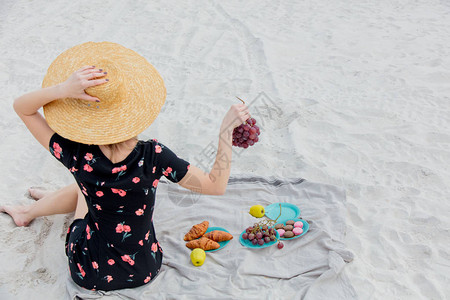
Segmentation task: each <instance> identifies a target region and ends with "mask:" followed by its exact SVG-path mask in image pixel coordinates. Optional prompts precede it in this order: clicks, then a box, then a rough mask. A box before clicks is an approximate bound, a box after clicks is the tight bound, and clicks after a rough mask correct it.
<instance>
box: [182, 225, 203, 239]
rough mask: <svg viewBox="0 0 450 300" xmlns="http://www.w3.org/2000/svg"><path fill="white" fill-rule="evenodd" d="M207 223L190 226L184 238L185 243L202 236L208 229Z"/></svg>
mask: <svg viewBox="0 0 450 300" xmlns="http://www.w3.org/2000/svg"><path fill="white" fill-rule="evenodd" d="M208 226H209V222H208V221H203V222H202V223H200V224H197V225H194V226H192V228H191V230H189V232H188V233H186V235H185V236H184V240H185V241H192V240H195V239H197V238H199V237H201V236H203V235H204V234H205V232H206V230H207V229H208Z"/></svg>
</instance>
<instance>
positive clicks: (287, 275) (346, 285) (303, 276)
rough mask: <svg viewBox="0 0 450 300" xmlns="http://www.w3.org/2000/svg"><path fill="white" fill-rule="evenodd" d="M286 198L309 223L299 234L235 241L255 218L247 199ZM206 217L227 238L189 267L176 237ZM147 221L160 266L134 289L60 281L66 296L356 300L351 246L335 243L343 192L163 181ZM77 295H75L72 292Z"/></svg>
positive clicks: (309, 185)
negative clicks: (203, 191) (259, 245)
mask: <svg viewBox="0 0 450 300" xmlns="http://www.w3.org/2000/svg"><path fill="white" fill-rule="evenodd" d="M277 202H287V203H292V204H295V205H296V206H298V207H299V208H300V210H301V215H300V216H301V217H302V218H303V219H304V220H307V221H308V223H309V224H310V228H309V231H308V232H307V233H306V234H305V235H304V236H301V237H300V238H297V239H294V240H288V241H284V245H285V246H284V248H283V249H281V250H280V249H278V248H277V247H276V245H274V246H271V247H267V248H264V249H251V248H246V247H244V246H242V245H241V244H240V242H239V236H240V234H241V233H242V231H243V230H244V229H245V228H246V227H248V226H251V225H253V224H254V223H255V222H257V221H258V219H256V218H254V217H252V216H251V215H250V214H249V213H248V211H249V208H250V207H251V206H252V205H255V204H261V205H263V206H267V205H269V204H272V203H277ZM204 220H208V221H209V223H210V226H219V227H223V228H225V229H227V230H228V231H229V232H230V233H231V234H232V235H233V237H234V238H233V240H231V242H230V243H229V244H228V245H227V246H226V247H224V248H223V249H221V250H219V251H216V252H209V253H207V256H206V260H205V263H204V264H203V266H201V267H195V266H193V265H192V264H191V262H190V257H189V255H190V249H188V248H186V246H185V242H184V241H183V237H184V234H185V233H186V232H187V231H189V229H190V228H191V226H192V225H194V224H197V223H200V222H202V221H204ZM154 224H155V229H156V234H157V237H158V239H159V241H160V244H161V246H162V248H163V250H164V259H163V267H162V268H161V271H160V273H159V275H158V276H157V277H155V278H154V279H152V281H151V282H150V283H149V284H147V285H145V286H142V287H139V288H134V289H123V290H118V291H113V292H98V291H97V292H93V291H87V290H85V289H82V288H79V287H78V286H77V285H75V284H74V283H73V282H72V281H71V279H70V278H69V279H68V282H67V295H68V297H69V299H78V298H81V299H98V298H101V297H103V298H102V299H177V300H180V299H195V300H201V299H208V300H209V299H356V298H357V296H356V293H355V291H354V289H353V287H352V285H351V282H350V281H349V280H348V278H347V276H345V274H343V269H344V267H345V265H346V263H348V262H351V261H352V260H353V254H352V252H351V251H350V250H349V249H347V248H346V247H345V245H344V243H343V241H344V236H345V231H346V224H345V192H344V191H343V190H342V189H341V188H338V187H335V186H331V185H325V184H319V183H313V182H308V181H306V180H304V179H299V178H297V179H283V178H273V177H232V178H230V180H229V183H228V187H227V191H226V193H225V195H222V196H208V195H200V194H196V193H193V192H191V191H188V190H185V189H183V188H181V187H179V186H178V185H177V184H173V183H170V182H166V181H161V182H160V184H159V185H158V190H157V195H156V206H155V212H154ZM77 297H78V298H77Z"/></svg>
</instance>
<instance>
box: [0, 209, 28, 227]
mask: <svg viewBox="0 0 450 300" xmlns="http://www.w3.org/2000/svg"><path fill="white" fill-rule="evenodd" d="M30 210H31V205H4V206H0V212H4V213H7V214H8V215H10V216H11V218H13V220H14V223H16V225H17V226H28V224H30V222H31V221H33V218H32V217H30V215H29V212H30Z"/></svg>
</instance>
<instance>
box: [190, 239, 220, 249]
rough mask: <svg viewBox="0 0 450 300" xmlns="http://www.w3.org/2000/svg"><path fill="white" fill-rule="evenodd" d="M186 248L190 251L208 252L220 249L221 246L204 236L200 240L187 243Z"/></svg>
mask: <svg viewBox="0 0 450 300" xmlns="http://www.w3.org/2000/svg"><path fill="white" fill-rule="evenodd" d="M186 247H188V248H190V249H195V248H201V249H203V250H205V251H207V250H215V249H218V248H219V247H220V244H219V243H217V242H215V241H213V240H211V239H208V238H207V237H204V236H202V237H201V238H199V239H198V240H193V241H190V242H187V243H186Z"/></svg>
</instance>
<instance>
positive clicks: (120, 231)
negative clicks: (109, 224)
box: [116, 223, 123, 233]
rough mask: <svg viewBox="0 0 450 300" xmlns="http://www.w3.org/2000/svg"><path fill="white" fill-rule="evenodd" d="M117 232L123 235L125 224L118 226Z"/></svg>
mask: <svg viewBox="0 0 450 300" xmlns="http://www.w3.org/2000/svg"><path fill="white" fill-rule="evenodd" d="M116 232H117V233H122V232H123V224H120V223H119V224H117V226H116Z"/></svg>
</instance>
